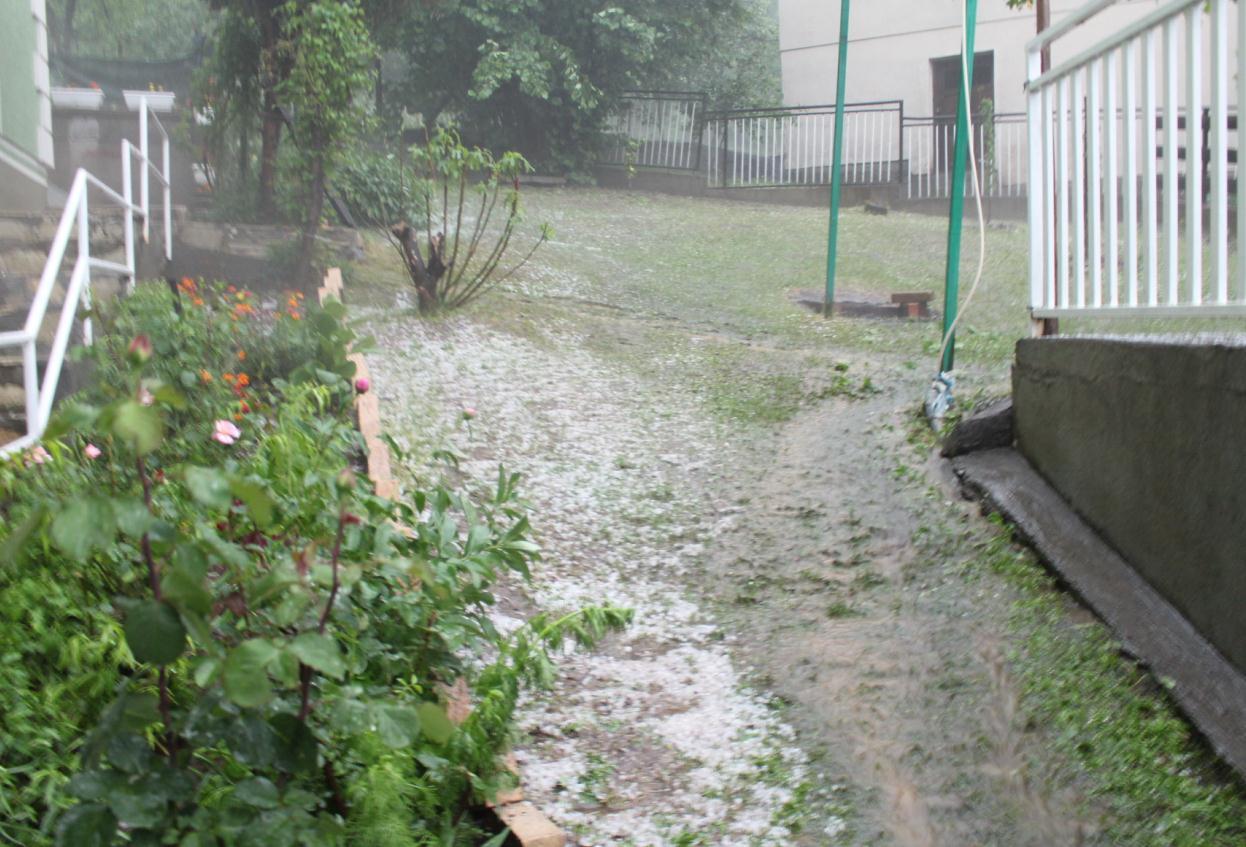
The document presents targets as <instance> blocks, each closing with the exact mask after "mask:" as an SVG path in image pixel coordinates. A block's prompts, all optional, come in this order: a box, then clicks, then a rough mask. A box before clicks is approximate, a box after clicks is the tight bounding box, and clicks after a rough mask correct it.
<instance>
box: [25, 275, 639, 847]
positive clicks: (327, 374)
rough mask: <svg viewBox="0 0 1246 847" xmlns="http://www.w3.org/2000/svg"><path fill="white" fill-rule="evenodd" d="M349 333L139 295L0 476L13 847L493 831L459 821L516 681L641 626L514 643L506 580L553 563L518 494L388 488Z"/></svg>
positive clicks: (535, 633) (319, 313)
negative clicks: (455, 690) (502, 611)
mask: <svg viewBox="0 0 1246 847" xmlns="http://www.w3.org/2000/svg"><path fill="white" fill-rule="evenodd" d="M174 298H177V299H178V300H180V301H181V302H180V305H181V309H180V313H179V311H178V310H177V309H175V308H174V306H175V299H174ZM343 316H344V310H343V309H342V308H341V306H340V305H339V304H336V303H330V304H328V306H326V307H325V308H324V309H320V308H318V307H306V306H304V305H303V302H302V300H301V298H298V297H297V296H293V295H292V296H290V297H289V298H288V299H287V300H286V301H284V302H283V303H277V304H264V303H261V302H257V298H255V297H253V296H252V295H250V294H248V293H246V292H239V291H233V290H230V289H228V288H226V287H220V286H203V285H202V284H199V283H193V282H191V281H189V280H187V281H184V282H183V283H182V285H181V286H179V291H178V292H177V293H176V294H175V293H173V292H170V291H169V290H168V289H164V288H161V287H159V286H142V287H140V290H139V292H138V293H137V294H136V295H135V296H134V297H132V298H130V299H129V300H127V301H126V302H125V303H124V304H122V305H121V306H120V308H119V310H118V311H117V312H116V313H115V314H113V315H111V316H104V317H103V319H102V321H101V323H102V324H103V325H104V327H105V332H104V333H103V337H102V339H101V341H100V343H99V344H98V345H97V347H96V348H95V349H94V350H93V351H91V352H89V353H87V354H85V355H86V356H88V357H89V358H90V359H91V360H92V362H93V363H94V367H95V370H96V377H97V378H96V380H95V384H96V385H97V386H98V387H97V388H94V389H92V390H91V391H88V392H86V393H84V394H83V395H82V396H80V397H79V398H77V399H75V400H73V401H71V402H68V403H66V404H64V405H63V407H62V411H61V413H60V414H59V416H58V418H57V420H56V421H55V422H54V425H53V427H52V428H51V430H50V431H49V433H48V436H47V438H46V439H45V441H44V446H41V447H39V448H36V450H34V451H31V452H30V453H29V454H28V455H27V456H25V457H17V458H15V459H14V460H11V461H9V462H8V463H7V464H5V465H4V466H3V469H2V470H0V510H2V511H3V517H4V527H5V528H4V529H3V530H0V543H2V544H3V551H2V556H0V561H2V562H3V563H4V564H3V566H0V656H2V657H3V658H4V671H3V674H4V679H3V680H2V681H0V709H2V710H3V713H4V715H5V733H4V738H3V740H2V741H0V804H2V805H0V818H2V820H0V835H3V838H4V839H5V840H8V841H10V842H16V843H21V844H27V845H38V844H46V843H49V842H52V841H54V842H55V843H57V844H63V845H74V847H79V845H96V844H99V845H105V844H113V843H126V844H135V845H156V844H177V845H183V847H206V846H207V845H265V847H281V845H291V846H292V847H293V845H336V844H367V845H433V844H437V845H451V844H480V843H482V842H483V840H484V839H486V838H490V837H494V836H496V838H497V839H500V838H501V837H502V836H501V835H499V834H496V833H494V832H491V831H487V829H482V828H481V826H480V825H479V823H478V821H477V819H476V818H475V817H474V816H473V815H472V814H471V812H472V810H473V809H475V808H478V807H479V806H480V805H481V803H482V802H483V801H485V800H486V799H487V798H489V797H490V796H491V794H492V793H493V792H495V791H496V790H497V789H498V788H499V787H500V786H502V785H504V784H505V783H506V782H507V781H508V780H509V779H510V776H509V775H508V774H507V773H506V772H505V770H504V769H502V768H500V766H499V754H500V753H501V752H502V751H504V749H505V748H506V746H507V744H508V742H509V738H510V733H511V731H512V717H513V711H514V708H515V704H516V700H517V698H518V696H519V693H520V691H521V689H522V687H523V686H524V685H526V684H542V683H545V682H548V681H549V679H550V676H551V673H552V671H551V664H550V658H549V651H550V650H552V649H554V648H558V647H560V646H561V644H562V643H563V642H564V641H565V640H567V639H569V638H570V639H575V640H577V641H579V642H581V643H585V644H589V643H592V642H593V641H595V640H596V639H598V638H600V637H601V636H602V635H604V634H605V633H606V632H607V631H609V630H610V629H613V628H617V627H619V626H622V625H624V624H625V622H626V621H627V619H628V614H627V613H626V612H624V611H622V610H618V609H612V608H593V609H586V610H584V611H582V612H580V613H578V614H574V615H570V616H568V617H565V618H562V619H559V620H549V619H544V618H541V619H537V620H534V621H531V622H529V624H528V625H527V626H525V627H523V628H521V629H520V630H519V631H518V632H515V633H512V634H510V635H503V634H502V633H500V632H498V630H497V629H496V628H495V627H494V626H493V624H492V622H491V621H490V618H489V615H488V610H489V607H490V606H491V605H492V604H493V602H494V597H493V588H492V587H493V585H494V583H495V582H496V581H497V580H498V579H499V578H501V577H502V576H503V575H505V574H507V573H512V574H517V575H519V576H521V577H522V576H526V575H527V573H528V567H529V565H530V564H531V563H532V562H533V561H534V560H535V559H536V558H537V555H538V550H537V548H536V546H535V545H534V544H533V542H532V541H531V538H530V529H529V524H528V519H527V517H526V515H525V512H524V509H523V507H522V504H521V503H520V501H519V500H518V499H517V494H516V484H517V479H516V477H515V476H514V475H512V474H508V473H506V472H505V471H501V470H500V471H499V475H498V479H497V484H496V486H495V487H494V489H493V490H492V491H490V492H488V493H487V494H485V495H481V496H478V497H476V498H470V497H468V496H466V495H464V494H462V493H460V492H456V491H452V490H450V489H447V488H444V487H439V486H430V487H427V488H424V489H421V490H417V491H414V492H411V494H410V496H409V498H408V499H407V500H405V501H403V502H394V501H390V500H386V499H382V498H379V497H377V496H376V495H375V494H374V493H373V491H372V490H371V487H370V485H369V484H368V483H367V482H366V481H362V480H360V479H359V478H357V477H356V475H355V474H354V472H353V471H352V469H351V465H352V463H358V462H359V460H360V458H361V456H362V449H363V447H362V440H361V438H360V436H359V434H358V433H357V432H356V431H355V430H354V428H353V427H352V426H351V422H350V410H351V401H352V398H353V396H354V392H355V390H356V386H355V385H354V384H353V380H354V376H355V374H354V367H353V365H351V363H350V362H349V360H348V359H347V351H348V349H349V347H350V346H351V345H352V344H356V345H358V344H359V343H360V342H359V340H358V339H355V338H354V335H353V333H351V331H350V330H349V329H348V328H347V327H346V326H345V325H344V323H343ZM242 366H245V368H246V370H243V369H242ZM464 683H465V684H466V688H467V690H469V691H470V692H471V696H472V700H473V702H474V705H475V708H474V709H473V711H472V712H471V715H470V717H468V718H467V719H466V721H465V722H463V723H462V724H460V725H456V724H454V723H453V722H451V721H450V719H449V715H448V711H447V696H448V695H447V692H448V691H449V690H450V688H451V686H455V685H458V686H459V687H462V686H463V684H464ZM490 843H497V844H500V843H501V841H500V840H494V841H491V842H490Z"/></svg>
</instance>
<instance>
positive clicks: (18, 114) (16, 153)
mask: <svg viewBox="0 0 1246 847" xmlns="http://www.w3.org/2000/svg"><path fill="white" fill-rule="evenodd" d="M0 21H3V26H0V211H37V210H42V209H43V208H44V206H45V205H46V203H47V184H48V172H49V170H51V168H52V166H53V164H54V155H53V145H52V99H51V78H50V75H49V72H48V28H47V10H46V6H45V0H0Z"/></svg>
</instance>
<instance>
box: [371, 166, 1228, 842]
mask: <svg viewBox="0 0 1246 847" xmlns="http://www.w3.org/2000/svg"><path fill="white" fill-rule="evenodd" d="M527 203H528V216H529V219H530V220H532V221H546V220H548V221H550V222H551V223H552V224H553V225H554V227H555V230H556V233H557V234H556V236H555V239H554V241H553V243H551V244H550V245H548V247H547V248H543V250H542V251H541V252H540V253H538V256H537V259H536V261H535V262H534V264H533V266H532V268H531V269H530V270H525V272H524V273H522V274H520V275H519V276H518V277H516V279H515V280H514V281H513V282H511V283H508V284H507V286H506V288H505V289H504V290H501V291H498V292H496V293H495V294H493V295H491V296H490V297H488V298H487V299H485V300H483V301H481V302H479V303H477V304H474V305H473V306H472V307H470V309H469V310H468V314H470V315H471V316H472V319H473V320H474V321H478V322H480V323H482V324H484V325H486V326H489V327H491V328H494V329H496V330H497V331H499V332H507V333H512V334H516V335H520V336H522V337H525V338H528V339H530V340H533V341H534V342H537V343H540V341H541V339H542V338H543V336H544V334H545V333H546V332H547V328H548V327H549V326H551V325H558V326H560V327H563V328H567V327H571V328H572V329H573V330H574V331H575V332H577V333H579V334H581V335H582V336H583V338H584V342H583V343H584V344H585V346H587V347H589V348H590V349H592V350H593V351H594V352H595V353H599V354H600V355H601V356H602V359H603V361H604V362H607V363H609V364H610V366H620V367H628V368H634V369H636V370H637V371H641V372H644V373H648V374H652V375H653V376H655V377H657V378H660V379H662V380H665V381H668V382H669V383H670V384H671V386H672V392H673V393H676V394H678V393H680V392H682V393H683V394H684V395H685V396H688V395H691V396H693V397H695V398H696V399H697V401H698V402H701V403H703V404H704V406H705V407H706V408H707V410H708V411H710V412H711V413H713V414H714V415H715V416H716V417H717V418H718V419H719V420H720V421H721V422H722V423H723V424H724V425H725V426H728V427H748V428H752V429H757V430H758V431H761V430H763V429H764V428H766V427H776V426H779V425H782V424H784V423H785V422H787V421H789V420H791V419H792V418H793V417H794V416H796V415H797V414H799V413H800V412H801V411H802V410H804V409H807V408H811V407H813V406H815V405H817V404H819V403H822V402H853V401H856V400H861V399H864V398H868V397H871V396H874V395H876V394H878V393H879V392H880V391H881V392H896V393H897V397H896V403H897V405H905V404H907V403H910V402H911V404H912V406H913V407H914V409H916V407H917V404H918V402H919V400H920V397H919V395H918V393H917V392H916V391H915V392H914V393H913V396H912V397H906V396H902V395H903V394H904V392H907V391H908V390H909V389H910V388H912V387H913V386H915V385H919V384H920V382H921V378H923V377H925V376H926V375H927V374H929V375H933V373H934V370H935V362H936V359H937V356H938V352H939V345H940V336H939V326H938V324H937V322H909V321H882V320H869V319H846V318H835V319H832V320H824V319H822V318H821V317H820V316H817V315H814V314H813V313H811V312H809V311H808V310H807V309H805V308H803V307H801V306H798V305H796V304H795V303H794V302H793V299H792V295H793V293H794V292H796V291H798V290H802V289H812V290H819V289H821V287H822V285H823V275H824V272H825V225H826V216H825V212H824V211H822V210H819V209H810V208H794V207H781V206H766V205H756V204H746V203H733V202H724V201H716V200H713V199H695V198H673V197H661V196H653V195H644V194H639V193H630V192H611V191H595V190H576V189H565V190H550V191H537V192H531V193H530V194H529V195H528V196H527ZM965 238H966V249H965V260H964V265H963V266H962V279H963V281H964V285H965V286H966V287H967V286H968V284H969V282H970V281H971V280H972V275H973V269H974V264H975V263H976V260H977V253H976V247H977V231H976V229H974V228H973V227H967V228H966V232H965ZM945 240H946V221H943V220H940V219H938V218H934V217H923V216H917V215H908V214H892V215H889V216H886V217H873V216H869V217H867V216H865V215H864V214H862V213H861V212H860V211H859V210H849V211H847V212H845V213H844V216H843V218H842V229H841V235H840V245H841V256H840V269H839V285H840V290H841V292H843V293H844V294H845V296H858V295H872V296H877V297H879V298H884V299H885V298H886V296H887V295H889V294H890V293H892V292H895V291H922V290H924V291H931V292H934V293H935V294H936V303H935V305H936V307H939V308H941V306H939V303H940V301H941V300H942V288H943V275H944V266H943V260H942V256H943V255H944V253H945V248H946V244H945ZM987 251H988V252H987V264H986V272H985V275H984V280H983V284H982V287H981V289H980V290H979V292H978V294H977V296H976V298H975V299H974V301H973V303H972V304H971V305H970V306H969V308H968V311H967V312H966V314H965V317H964V318H963V322H962V324H961V328H960V331H959V333H958V348H957V349H958V377H959V379H960V384H959V385H958V394H959V396H960V398H961V400H962V403H963V404H964V405H966V406H968V405H971V404H972V401H973V400H974V399H976V398H982V397H986V396H989V395H991V394H994V393H1000V392H1006V391H1007V388H1008V379H1009V367H1010V363H1011V359H1012V351H1013V347H1014V345H1015V343H1016V341H1017V339H1019V338H1022V337H1025V336H1026V335H1028V332H1029V323H1028V314H1027V311H1026V308H1025V304H1026V297H1027V283H1026V279H1025V273H1026V270H1025V268H1026V262H1025V257H1026V243H1025V233H1024V230H1023V228H1021V227H1003V228H991V229H989V230H988V232H987ZM353 273H354V277H355V278H356V279H357V280H360V281H361V282H362V281H366V284H364V285H363V293H364V296H365V298H370V299H371V300H372V302H373V304H374V305H378V306H381V307H385V308H388V307H391V306H392V303H393V302H394V300H395V297H396V296H397V295H398V293H399V292H401V291H403V290H404V288H405V286H406V283H405V280H404V279H403V278H402V276H401V273H400V272H399V271H398V269H397V265H396V264H395V262H394V260H393V257H392V256H391V255H390V253H389V247H388V245H384V244H383V243H374V244H371V245H370V247H369V250H368V254H367V257H366V259H365V261H363V262H361V263H358V264H357V265H356V266H355V268H354V271H353ZM352 290H354V289H352ZM1204 328H1207V327H1206V326H1205V325H1198V324H1193V323H1183V324H1176V323H1172V322H1166V323H1163V324H1158V323H1155V322H1137V321H1129V322H1121V323H1113V324H1105V323H1102V322H1092V321H1069V322H1065V323H1064V326H1063V327H1062V329H1064V330H1065V331H1066V332H1067V331H1074V332H1077V331H1103V330H1105V329H1111V330H1112V331H1114V332H1129V331H1155V330H1161V329H1162V330H1167V331H1182V330H1191V329H1204ZM655 367H656V368H674V369H677V372H675V371H668V372H662V371H654V368H655ZM913 421H914V426H913V428H912V430H911V431H910V432H909V446H910V448H911V449H912V455H910V456H907V457H898V458H899V459H900V461H899V462H898V463H897V464H895V465H894V467H895V474H894V476H895V479H896V484H897V486H900V485H917V486H921V485H922V480H921V479H920V478H919V477H921V476H922V475H923V473H924V472H923V471H922V468H923V467H924V463H925V460H926V457H927V456H928V454H929V450H930V448H931V446H932V444H933V442H932V438H931V436H930V434H929V432H928V430H926V429H925V428H924V427H920V426H917V425H916V423H915V422H916V416H914V419H913ZM872 437H873V436H871V435H870V434H868V433H864V432H863V433H861V438H862V439H864V440H869V439H871V438H872ZM627 461H628V460H627V459H626V458H625V457H621V458H620V459H619V460H618V462H619V463H620V465H619V466H620V467H624V465H623V464H622V463H624V462H627ZM665 498H666V492H662V491H656V490H655V492H654V493H653V494H652V495H651V499H653V500H655V501H658V502H662V501H664V500H665ZM941 499H942V497H940V496H936V497H932V498H931V500H932V505H931V510H932V512H931V517H932V519H933V520H934V521H935V523H938V522H939V521H940V520H943V519H944V518H945V515H944V513H942V512H941V511H939V508H938V507H937V506H936V505H934V501H935V500H941ZM970 537H971V538H972V539H978V540H979V543H980V546H979V548H978V549H976V550H975V551H973V552H972V555H970V556H968V557H967V558H966V559H964V560H963V561H956V562H953V558H954V557H956V556H957V555H958V554H960V553H964V552H965V548H964V543H965V539H964V538H963V537H957V538H954V539H953V538H945V539H943V542H944V546H943V547H942V548H941V549H939V550H938V551H937V553H934V554H932V555H936V556H938V557H939V560H940V561H942V562H943V563H944V565H945V567H946V568H947V569H948V572H949V573H951V574H952V575H953V578H954V579H956V580H959V581H962V582H963V583H964V584H965V585H968V584H970V583H976V582H981V581H987V582H989V583H991V584H992V585H993V586H997V587H998V590H999V591H1001V592H1003V593H1006V594H1008V595H1010V596H1015V598H1016V599H1015V601H1014V602H1013V603H1012V605H1011V613H1010V614H1009V617H1008V620H1007V622H1006V629H1007V633H1006V636H1007V642H1008V644H1009V645H1010V647H1009V649H1008V650H1007V656H1006V660H1007V664H1008V666H1009V669H1010V671H1011V673H1012V674H1013V675H1014V676H1015V678H1016V680H1017V684H1018V686H1019V688H1020V708H1021V711H1022V713H1023V715H1024V717H1025V721H1026V726H1025V731H1026V732H1027V733H1030V732H1032V733H1035V734H1036V735H1037V736H1038V737H1040V738H1041V739H1042V745H1041V746H1043V747H1044V764H1043V765H1042V767H1043V768H1044V769H1046V768H1049V767H1051V763H1052V762H1053V761H1054V762H1057V763H1058V768H1057V772H1056V773H1049V772H1046V770H1044V772H1043V773H1037V774H1035V775H1034V779H1035V781H1036V782H1046V783H1057V784H1063V785H1068V786H1077V787H1078V789H1080V791H1081V793H1083V794H1084V799H1083V800H1082V804H1081V808H1079V809H1078V810H1077V811H1078V813H1079V815H1080V816H1082V817H1084V818H1086V819H1092V820H1094V821H1095V823H1096V826H1097V827H1098V830H1099V831H1098V832H1097V833H1096V834H1093V835H1091V836H1090V840H1089V843H1093V844H1105V845H1106V844H1111V845H1130V847H1230V845H1241V844H1244V843H1246V792H1244V791H1243V788H1242V786H1241V784H1240V783H1239V782H1237V781H1236V780H1234V779H1232V778H1230V777H1228V776H1226V774H1225V773H1224V771H1223V768H1222V766H1219V765H1217V764H1216V763H1215V762H1214V761H1213V759H1212V757H1211V756H1210V754H1209V753H1208V752H1207V750H1206V747H1205V746H1204V745H1203V744H1202V743H1201V742H1200V741H1199V739H1197V738H1196V737H1195V736H1194V734H1193V732H1192V730H1191V728H1190V726H1189V725H1188V724H1187V723H1186V722H1185V721H1184V720H1183V719H1182V718H1181V717H1180V715H1179V714H1178V713H1177V711H1176V709H1175V707H1174V705H1173V703H1172V701H1171V699H1170V698H1169V697H1168V696H1167V694H1166V692H1165V691H1164V689H1163V687H1162V685H1161V684H1158V683H1157V682H1156V681H1155V680H1154V679H1153V678H1152V677H1151V676H1149V675H1148V674H1147V673H1146V672H1145V670H1143V669H1141V668H1140V667H1138V666H1137V665H1136V664H1135V663H1134V662H1132V661H1130V660H1129V659H1128V658H1126V657H1124V656H1123V655H1122V654H1121V652H1120V650H1119V647H1118V645H1116V644H1115V643H1114V641H1113V640H1112V638H1111V635H1110V633H1109V632H1108V630H1107V629H1106V628H1105V627H1103V626H1102V625H1101V624H1099V623H1098V622H1095V621H1088V622H1080V623H1079V622H1077V621H1079V620H1084V617H1085V616H1084V615H1077V614H1075V607H1074V606H1073V604H1072V602H1071V601H1070V600H1069V598H1068V597H1067V595H1066V594H1064V593H1063V592H1061V591H1060V590H1059V589H1058V588H1057V587H1056V586H1055V584H1054V582H1053V580H1052V578H1051V577H1050V575H1049V574H1048V573H1047V572H1046V570H1045V569H1044V568H1043V567H1042V566H1041V565H1040V564H1038V563H1037V562H1036V561H1035V560H1034V558H1033V556H1032V555H1031V554H1030V553H1028V552H1026V551H1024V550H1022V549H1021V548H1019V547H1017V546H1016V545H1014V544H1013V542H1012V539H1011V537H1010V534H1009V532H1008V530H1007V529H1006V528H1004V527H1003V526H995V527H986V528H982V527H978V528H977V529H975V530H974V531H973V532H972V533H970ZM834 563H835V564H837V565H840V566H856V565H860V564H864V563H865V562H864V561H863V560H862V559H861V556H860V554H859V553H856V552H854V553H848V552H845V553H843V555H842V558H837V559H836V560H835V562H834ZM881 579H882V578H881V577H879V576H877V575H875V574H873V573H868V574H863V575H862V576H860V577H858V578H857V580H855V581H853V582H852V584H851V589H852V594H853V595H858V594H862V593H864V592H868V591H872V590H874V589H881V588H882V583H881V582H879V580H881ZM760 590H761V587H760V586H758V585H757V584H754V583H751V582H750V583H749V584H746V585H745V586H743V587H742V588H741V589H740V591H739V593H738V595H736V597H735V602H736V603H737V604H739V605H741V606H752V605H755V604H756V603H757V602H758V596H759V591H760ZM994 590H996V589H995V588H992V591H994ZM822 608H824V609H825V614H826V616H827V617H829V618H840V619H845V620H846V619H850V618H852V617H854V616H856V615H858V614H860V609H859V607H858V606H857V605H856V604H850V603H847V602H843V601H836V602H831V603H829V604H828V605H826V606H823V607H822ZM1052 751H1054V753H1055V754H1056V755H1050V753H1051V752H1052ZM1035 767H1038V765H1037V764H1036V765H1035ZM590 782H591V780H590ZM705 837H707V836H703V834H701V833H687V834H686V835H685V836H684V839H683V841H682V842H680V843H686V844H698V843H703V841H702V839H703V838H705ZM705 843H712V839H710V841H709V842H705Z"/></svg>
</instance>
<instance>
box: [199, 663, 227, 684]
mask: <svg viewBox="0 0 1246 847" xmlns="http://www.w3.org/2000/svg"><path fill="white" fill-rule="evenodd" d="M220 669H221V663H220V661H218V660H217V659H204V660H203V661H202V662H200V663H199V664H198V666H196V667H195V685H197V686H199V687H200V688H207V687H208V685H209V684H211V682H212V680H213V679H215V678H216V672H217V671H219V670H220Z"/></svg>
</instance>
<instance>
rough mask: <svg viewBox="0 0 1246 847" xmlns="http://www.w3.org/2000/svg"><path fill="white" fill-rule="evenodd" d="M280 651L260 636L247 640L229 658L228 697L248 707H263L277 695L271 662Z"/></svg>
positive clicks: (226, 670) (226, 678)
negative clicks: (274, 691)
mask: <svg viewBox="0 0 1246 847" xmlns="http://www.w3.org/2000/svg"><path fill="white" fill-rule="evenodd" d="M278 655H279V651H278V650H277V648H276V647H274V646H273V645H272V644H270V643H268V642H267V641H263V640H261V639H258V638H253V639H251V640H250V641H244V642H243V643H242V644H240V645H239V646H238V647H235V648H234V649H233V650H231V651H230V653H229V655H228V656H227V657H226V658H225V673H224V682H225V696H226V697H228V698H229V699H230V700H232V701H234V702H235V703H237V704H238V705H239V706H242V707H243V708H245V709H253V708H256V707H258V706H263V705H264V704H265V703H267V702H268V701H269V700H271V699H272V698H273V686H272V683H271V682H270V681H269V679H268V670H267V668H268V663H269V662H272V661H274V660H275V659H276V658H277V656H278Z"/></svg>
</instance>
